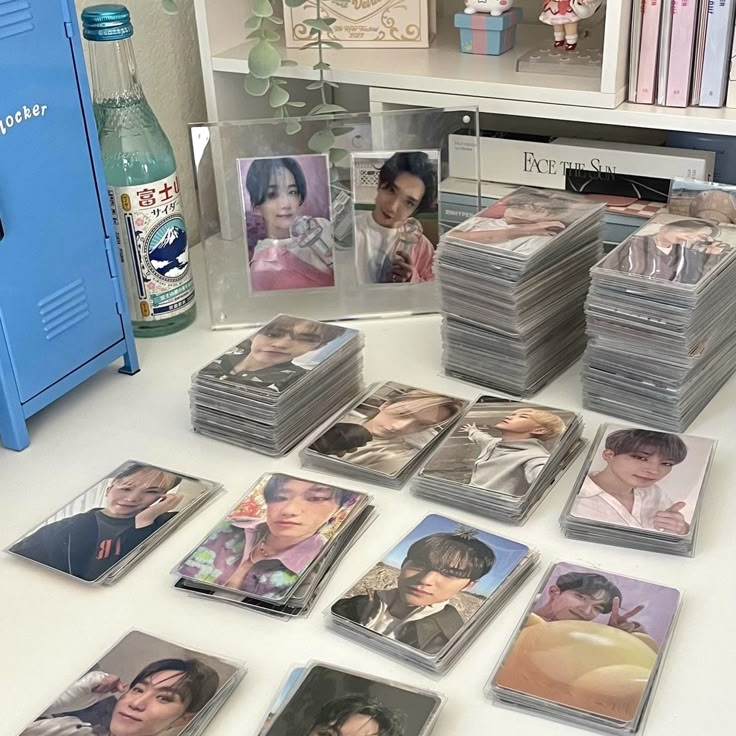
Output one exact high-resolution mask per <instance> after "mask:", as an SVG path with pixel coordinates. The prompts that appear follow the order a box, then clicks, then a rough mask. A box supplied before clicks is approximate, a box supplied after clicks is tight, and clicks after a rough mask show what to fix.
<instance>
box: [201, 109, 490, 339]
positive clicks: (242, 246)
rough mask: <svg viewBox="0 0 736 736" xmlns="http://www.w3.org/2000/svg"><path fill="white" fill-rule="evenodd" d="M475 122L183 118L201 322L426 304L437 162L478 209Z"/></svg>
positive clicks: (230, 324)
mask: <svg viewBox="0 0 736 736" xmlns="http://www.w3.org/2000/svg"><path fill="white" fill-rule="evenodd" d="M478 126H479V120H478V110H477V108H469V109H466V108H464V109H432V108H430V109H426V108H423V109H421V110H400V111H394V112H386V113H381V114H372V113H356V114H354V113H349V114H348V113H345V114H338V115H334V116H329V117H325V116H322V117H319V118H316V117H312V118H307V117H305V118H289V119H286V120H284V119H266V120H249V121H236V122H224V123H213V124H201V125H200V124H197V125H193V126H191V137H192V148H193V156H194V164H195V173H196V178H197V190H198V198H199V208H200V217H201V220H200V221H201V234H202V242H203V245H204V252H205V261H206V268H207V280H208V287H209V300H210V310H211V320H212V328H213V329H223V328H236V327H244V326H252V325H259V324H263V323H265V322H267V321H268V320H269V319H271V318H272V317H273V316H274V315H276V314H279V313H287V314H298V315H300V316H304V317H309V318H311V319H316V320H338V319H351V318H359V317H378V316H397V315H406V314H422V313H429V312H436V311H438V291H437V288H436V284H435V283H434V280H433V273H432V258H433V255H434V250H435V248H436V246H437V243H438V241H439V236H440V234H441V232H442V230H443V223H442V222H441V221H440V217H439V212H440V207H441V201H442V197H443V189H444V185H445V181H446V179H447V172H448V167H449V161H450V158H451V157H452V156H455V157H456V159H455V169H457V157H458V156H459V157H462V165H463V173H465V174H466V177H464V178H463V179H462V180H461V182H460V184H461V186H462V188H463V189H464V191H465V192H467V193H468V194H469V196H470V197H471V199H474V200H475V201H476V202H477V205H478V206H477V209H480V176H479V173H480V170H479V167H480V164H479V158H478V148H479V147H478V133H479V127H478ZM453 134H462V136H461V137H459V136H457V135H453ZM318 151H324V152H323V153H319V152H318ZM453 181H454V184H453V190H454V191H457V182H458V179H457V178H455V179H454V180H453ZM450 226H451V225H449V226H448V228H449V227H450Z"/></svg>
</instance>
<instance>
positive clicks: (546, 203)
mask: <svg viewBox="0 0 736 736" xmlns="http://www.w3.org/2000/svg"><path fill="white" fill-rule="evenodd" d="M594 206H597V205H593V204H591V203H590V202H588V201H586V200H584V199H582V198H581V197H579V196H576V195H569V194H568V195H566V194H564V193H563V192H554V193H552V192H549V191H545V190H541V189H533V188H531V187H522V188H520V189H518V190H516V191H515V192H512V193H511V194H508V195H507V196H505V197H503V198H502V199H500V200H499V201H498V202H496V203H495V204H492V205H490V206H489V207H486V208H485V209H484V210H482V211H481V212H479V213H478V214H477V215H474V216H473V217H470V218H469V219H467V220H465V222H463V223H461V224H460V225H458V226H457V227H455V228H453V229H452V230H450V231H449V232H448V233H447V237H452V238H454V239H456V240H461V241H466V242H468V243H471V244H472V243H477V244H478V245H488V246H492V247H494V248H500V249H503V250H507V251H514V252H517V253H519V254H522V255H525V256H530V255H533V254H534V253H535V252H536V251H537V250H539V249H540V248H541V247H543V246H544V245H546V244H547V243H549V242H550V241H551V240H552V239H553V238H554V237H555V236H556V235H559V233H561V232H562V231H563V230H565V228H567V227H569V226H570V225H572V224H573V223H574V222H576V221H577V220H578V219H580V217H582V216H583V215H585V214H587V213H588V212H590V210H591V207H594ZM586 210H587V212H586Z"/></svg>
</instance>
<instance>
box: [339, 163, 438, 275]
mask: <svg viewBox="0 0 736 736" xmlns="http://www.w3.org/2000/svg"><path fill="white" fill-rule="evenodd" d="M439 161H440V154H439V151H436V150H430V151H372V152H371V153H360V154H353V160H352V178H353V203H354V229H353V232H354V242H355V269H356V273H357V276H358V283H360V284H407V283H412V284H416V283H421V282H426V281H432V280H433V279H434V274H433V271H432V262H433V260H434V251H435V249H436V247H437V244H438V243H439V214H438V213H439V176H438V173H439Z"/></svg>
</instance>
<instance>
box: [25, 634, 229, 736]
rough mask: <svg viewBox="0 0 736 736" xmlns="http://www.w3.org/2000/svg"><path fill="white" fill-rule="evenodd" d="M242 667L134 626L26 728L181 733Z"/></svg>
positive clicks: (45, 733) (99, 733)
mask: <svg viewBox="0 0 736 736" xmlns="http://www.w3.org/2000/svg"><path fill="white" fill-rule="evenodd" d="M51 669H53V668H51ZM236 672H237V668H236V667H235V666H233V664H231V663H229V662H226V661H224V660H222V659H219V658H217V657H215V656H212V655H209V654H203V653H201V652H195V651H192V650H189V649H185V648H183V647H181V646H178V645H176V644H172V643H170V642H167V641H164V640H163V639H158V638H156V637H155V636H151V635H149V634H146V633H144V632H141V631H131V632H130V633H128V634H126V635H125V637H123V639H121V640H120V641H119V642H118V643H117V644H115V646H113V648H112V649H110V651H109V652H107V653H106V654H103V655H102V657H100V659H99V660H98V661H97V663H96V664H95V665H94V666H93V667H92V668H91V669H89V670H88V671H87V672H86V673H85V674H84V675H82V676H81V677H80V678H78V679H77V680H75V681H74V682H72V683H71V684H70V685H69V687H67V689H66V690H64V691H63V692H62V693H60V694H59V695H58V697H57V698H56V700H54V702H53V703H51V704H50V705H48V707H47V708H46V709H45V710H44V711H43V712H42V713H41V714H40V715H39V716H38V717H37V718H36V720H34V721H33V722H32V723H29V724H28V726H27V727H26V728H25V730H24V731H23V732H22V733H21V734H20V736H73V735H74V736H93V735H94V736H178V734H182V733H185V732H186V730H187V727H188V726H189V724H190V723H191V722H192V721H193V720H194V719H195V718H196V717H197V715H198V714H199V713H200V712H201V711H202V710H203V709H205V708H206V707H211V704H212V701H213V699H214V698H216V697H217V696H218V693H220V691H221V690H222V688H223V687H224V686H226V685H228V684H229V686H232V683H230V682H229V681H230V680H231V678H232V677H233V676H235V674H236ZM29 692H30V691H29Z"/></svg>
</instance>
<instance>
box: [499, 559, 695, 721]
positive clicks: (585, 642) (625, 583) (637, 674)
mask: <svg viewBox="0 0 736 736" xmlns="http://www.w3.org/2000/svg"><path fill="white" fill-rule="evenodd" d="M680 598H681V594H680V592H679V591H678V590H676V589H674V588H668V587H665V586H663V585H656V584H655V583H649V582H645V581H643V580H637V579H634V578H629V577H624V576H623V575H614V574H611V573H607V572H602V571H600V570H594V569H590V568H587V567H582V566H580V565H574V564H570V563H567V562H559V563H557V564H555V565H553V566H552V567H551V568H550V569H549V571H548V574H547V575H546V576H545V579H544V582H543V583H542V585H541V586H540V588H539V589H538V591H537V594H536V596H535V598H534V600H533V601H532V604H531V606H530V607H529V609H528V610H527V612H526V614H525V615H524V618H523V619H522V621H521V624H520V625H519V628H518V629H517V631H516V634H515V635H514V638H513V639H512V641H511V643H510V644H509V646H508V648H507V649H506V652H505V653H504V656H503V659H502V661H501V662H500V664H499V665H498V667H497V668H496V671H495V672H494V673H493V676H492V677H491V679H490V681H489V682H488V686H487V690H486V692H487V694H488V695H491V696H493V698H494V699H496V700H498V701H499V702H501V703H503V704H507V705H510V706H514V707H517V708H520V709H523V710H527V711H530V712H532V713H535V714H537V715H540V716H544V717H547V718H552V719H554V720H557V721H563V722H565V723H570V724H573V725H576V726H580V727H583V728H590V729H594V730H598V731H602V732H604V733H629V734H633V733H636V732H638V731H639V729H640V728H641V726H642V725H643V721H644V718H645V714H646V710H647V707H648V706H649V703H650V702H651V699H652V696H653V693H654V687H655V684H656V681H657V679H658V676H659V673H660V671H661V668H662V662H663V660H664V656H665V653H666V649H667V646H668V644H669V640H670V638H671V634H672V630H673V628H674V623H675V619H676V617H677V612H678V609H679V605H680Z"/></svg>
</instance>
